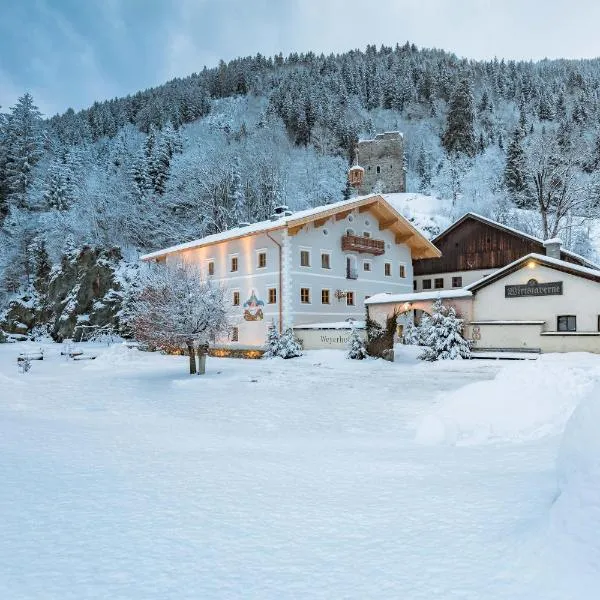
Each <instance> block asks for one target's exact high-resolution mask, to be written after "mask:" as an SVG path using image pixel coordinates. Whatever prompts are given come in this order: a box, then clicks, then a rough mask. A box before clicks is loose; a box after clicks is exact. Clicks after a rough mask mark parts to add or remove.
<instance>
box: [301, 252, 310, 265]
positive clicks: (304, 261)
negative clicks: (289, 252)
mask: <svg viewBox="0 0 600 600" xmlns="http://www.w3.org/2000/svg"><path fill="white" fill-rule="evenodd" d="M300 266H301V267H310V252H309V251H308V250H300Z"/></svg>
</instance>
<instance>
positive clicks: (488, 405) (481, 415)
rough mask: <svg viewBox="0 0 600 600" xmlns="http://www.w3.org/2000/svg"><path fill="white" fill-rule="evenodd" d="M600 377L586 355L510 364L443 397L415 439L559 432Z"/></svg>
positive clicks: (513, 437)
mask: <svg viewBox="0 0 600 600" xmlns="http://www.w3.org/2000/svg"><path fill="white" fill-rule="evenodd" d="M586 363H589V364H588V365H587V367H588V368H586ZM599 375H600V374H599V373H598V367H597V361H596V362H594V357H593V356H591V355H586V354H571V355H569V357H567V356H565V355H545V356H542V357H540V359H539V360H537V361H531V362H530V361H528V362H523V363H519V364H514V363H511V364H508V365H507V366H506V367H505V368H504V369H502V371H500V372H499V373H498V375H497V376H496V378H495V379H492V380H489V381H480V382H477V383H472V384H470V385H467V386H465V387H463V388H461V389H459V390H456V391H454V392H452V393H450V394H449V395H447V396H445V397H444V396H441V397H440V398H439V405H438V406H437V408H436V410H434V411H433V412H432V413H430V414H429V415H427V416H425V417H424V418H423V420H422V421H421V422H420V424H419V426H418V428H417V432H416V441H417V442H418V443H421V444H443V443H445V444H456V443H463V444H477V443H483V442H488V441H494V440H503V441H525V440H530V439H536V438H540V437H543V436H545V435H550V434H555V433H560V432H561V431H562V430H563V428H564V426H565V423H566V422H567V420H568V419H569V417H570V416H571V414H572V412H573V410H574V408H575V406H576V405H577V404H578V402H579V401H580V400H581V398H582V397H583V396H585V394H586V393H588V392H589V390H590V388H591V387H592V385H593V382H594V381H595V379H596V377H598V376H599Z"/></svg>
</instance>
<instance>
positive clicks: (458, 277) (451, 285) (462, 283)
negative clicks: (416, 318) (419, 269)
mask: <svg viewBox="0 0 600 600" xmlns="http://www.w3.org/2000/svg"><path fill="white" fill-rule="evenodd" d="M496 270H497V269H475V270H473V271H451V272H448V273H434V274H433V275H415V277H414V287H413V289H414V291H415V292H428V291H431V290H452V289H458V288H462V287H466V286H467V285H471V284H472V283H475V282H476V281H479V280H480V279H483V278H484V277H487V276H488V275H491V274H492V273H494V272H495V271H496ZM423 280H425V281H426V282H427V281H428V282H429V283H428V284H427V283H425V284H423ZM438 282H439V283H441V284H442V285H441V286H440V285H439V283H438ZM436 283H437V285H436ZM455 284H456V285H455ZM427 286H428V287H427Z"/></svg>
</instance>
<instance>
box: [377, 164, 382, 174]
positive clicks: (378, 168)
mask: <svg viewBox="0 0 600 600" xmlns="http://www.w3.org/2000/svg"><path fill="white" fill-rule="evenodd" d="M379 173H381V167H380V166H379V165H377V174H378V175H379Z"/></svg>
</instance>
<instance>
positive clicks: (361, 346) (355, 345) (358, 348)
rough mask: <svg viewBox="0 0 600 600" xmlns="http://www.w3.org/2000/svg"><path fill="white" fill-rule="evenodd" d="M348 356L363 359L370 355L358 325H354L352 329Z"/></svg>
mask: <svg viewBox="0 0 600 600" xmlns="http://www.w3.org/2000/svg"><path fill="white" fill-rule="evenodd" d="M346 356H347V358H350V359H352V360H362V359H363V358H367V356H368V354H367V349H366V347H365V342H364V341H363V339H362V336H361V335H360V332H359V330H358V329H357V328H356V327H352V331H351V332H350V339H349V341H348V354H347V355H346Z"/></svg>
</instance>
